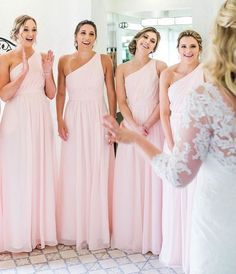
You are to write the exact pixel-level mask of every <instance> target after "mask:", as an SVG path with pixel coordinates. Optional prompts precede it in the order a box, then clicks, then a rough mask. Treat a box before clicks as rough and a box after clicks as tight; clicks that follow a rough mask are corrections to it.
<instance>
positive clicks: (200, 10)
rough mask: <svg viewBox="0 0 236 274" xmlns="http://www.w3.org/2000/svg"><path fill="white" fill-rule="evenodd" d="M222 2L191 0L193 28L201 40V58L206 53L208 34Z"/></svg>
mask: <svg viewBox="0 0 236 274" xmlns="http://www.w3.org/2000/svg"><path fill="white" fill-rule="evenodd" d="M224 2H225V1H224V0H207V1H205V0H200V1H196V0H192V17H193V28H194V29H195V30H196V31H198V32H199V33H200V34H201V36H202V38H203V49H204V51H203V58H204V56H205V54H206V52H207V50H206V49H207V45H208V42H209V39H210V32H211V29H212V26H213V24H214V21H215V17H216V14H217V12H218V10H219V8H220V6H221V5H222V4H223V3H224Z"/></svg>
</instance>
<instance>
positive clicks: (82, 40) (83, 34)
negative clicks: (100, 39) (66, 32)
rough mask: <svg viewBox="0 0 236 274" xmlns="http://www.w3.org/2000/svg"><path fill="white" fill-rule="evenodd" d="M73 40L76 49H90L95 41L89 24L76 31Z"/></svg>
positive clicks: (94, 35) (94, 34)
mask: <svg viewBox="0 0 236 274" xmlns="http://www.w3.org/2000/svg"><path fill="white" fill-rule="evenodd" d="M75 40H76V42H77V46H78V49H86V48H87V49H92V48H93V46H94V43H95V40H96V31H95V29H94V27H93V26H92V25H90V24H85V25H83V26H81V27H80V29H79V30H78V32H77V34H76V36H75Z"/></svg>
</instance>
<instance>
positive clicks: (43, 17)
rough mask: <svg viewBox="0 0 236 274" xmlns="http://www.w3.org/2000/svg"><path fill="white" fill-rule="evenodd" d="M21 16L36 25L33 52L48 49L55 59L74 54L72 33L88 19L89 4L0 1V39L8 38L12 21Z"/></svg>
mask: <svg viewBox="0 0 236 274" xmlns="http://www.w3.org/2000/svg"><path fill="white" fill-rule="evenodd" d="M21 14H29V15H30V16H33V17H34V18H35V19H36V21H37V23H38V38H37V45H36V48H37V49H38V50H39V51H46V50H48V49H49V48H50V49H52V50H53V51H54V52H55V55H56V57H58V56H59V55H61V54H64V53H68V52H71V51H73V50H74V46H73V41H74V39H73V33H74V29H75V26H76V24H77V23H78V22H79V21H80V20H82V19H85V18H91V0H86V1H83V0H69V1H65V0H50V1H47V2H46V3H45V2H43V1H41V0H34V1H32V0H21V1H11V0H1V2H0V18H1V24H0V35H1V36H4V37H9V32H10V30H11V28H12V25H13V21H14V19H15V18H16V17H17V16H19V15H21Z"/></svg>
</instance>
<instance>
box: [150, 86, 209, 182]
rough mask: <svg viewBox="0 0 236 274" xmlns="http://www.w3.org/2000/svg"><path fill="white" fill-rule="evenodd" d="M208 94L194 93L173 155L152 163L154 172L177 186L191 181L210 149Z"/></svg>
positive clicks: (187, 106)
mask: <svg viewBox="0 0 236 274" xmlns="http://www.w3.org/2000/svg"><path fill="white" fill-rule="evenodd" d="M208 103H209V100H208V99H207V98H206V96H205V94H204V93H203V94H202V93H198V92H197V91H194V92H192V93H191V94H190V95H189V96H188V97H187V98H186V101H185V106H183V107H184V108H185V110H184V112H183V115H182V118H181V128H180V129H179V134H178V136H177V137H176V143H175V147H174V149H173V153H172V154H171V155H168V154H165V153H161V154H159V155H156V156H155V157H154V158H153V159H152V166H153V168H154V170H155V172H156V173H157V174H158V175H159V176H160V177H161V178H162V179H164V180H167V181H168V182H170V183H171V184H173V185H175V186H183V185H185V184H188V183H189V182H191V181H192V179H193V178H194V177H195V175H196V174H197V172H198V170H199V168H200V166H201V163H202V161H203V160H204V158H205V157H206V154H207V152H208V149H209V144H210V136H211V128H210V121H209V120H208V116H207V113H206V108H205V106H206V104H208Z"/></svg>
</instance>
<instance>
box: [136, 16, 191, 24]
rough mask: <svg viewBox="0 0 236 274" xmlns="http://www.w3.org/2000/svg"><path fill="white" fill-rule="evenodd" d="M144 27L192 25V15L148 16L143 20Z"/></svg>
mask: <svg viewBox="0 0 236 274" xmlns="http://www.w3.org/2000/svg"><path fill="white" fill-rule="evenodd" d="M141 24H142V26H143V27H147V26H172V25H191V24H192V17H186V16H185V17H162V18H147V19H143V20H142V21H141Z"/></svg>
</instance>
